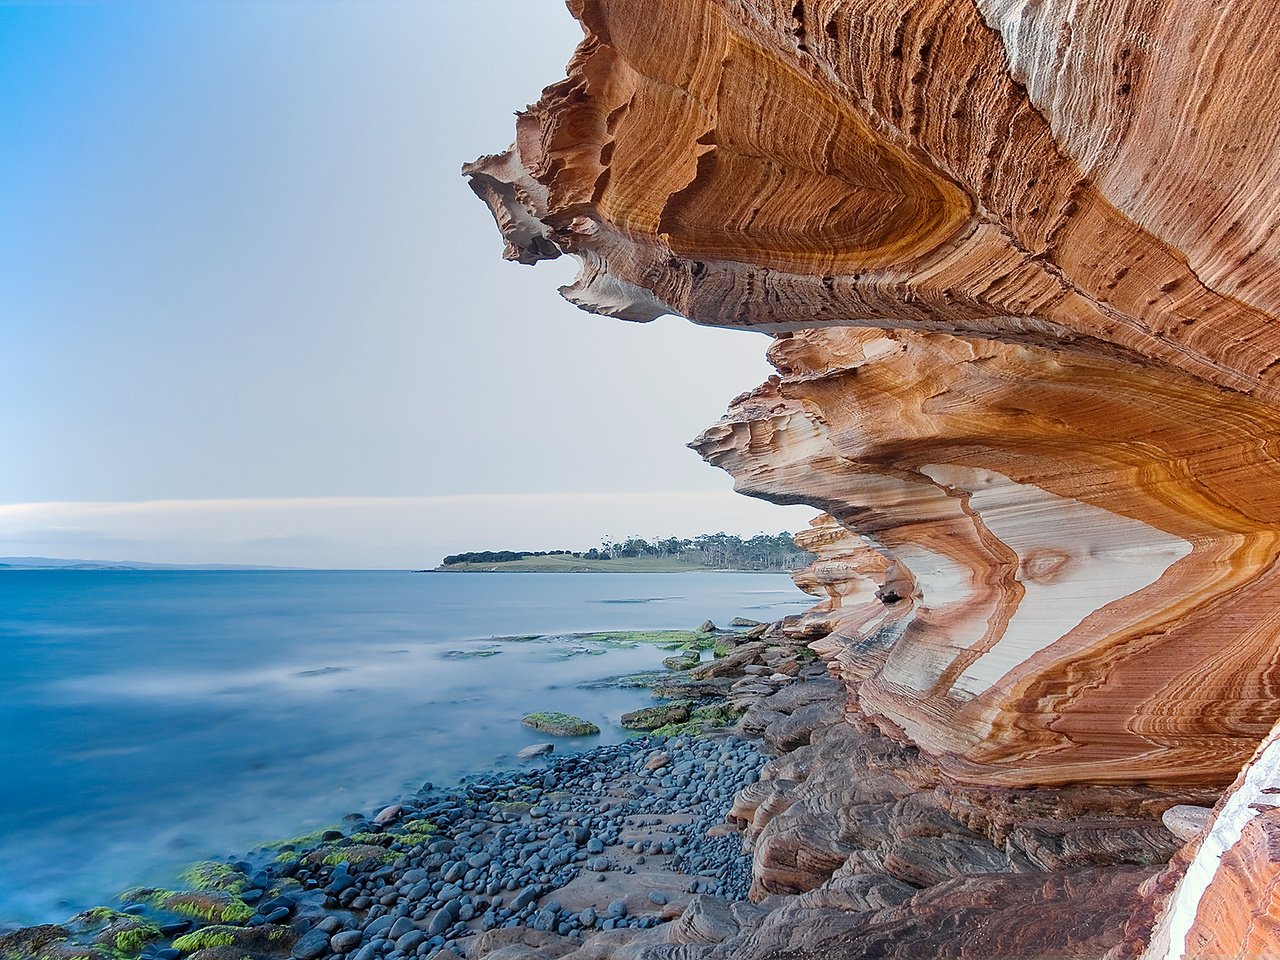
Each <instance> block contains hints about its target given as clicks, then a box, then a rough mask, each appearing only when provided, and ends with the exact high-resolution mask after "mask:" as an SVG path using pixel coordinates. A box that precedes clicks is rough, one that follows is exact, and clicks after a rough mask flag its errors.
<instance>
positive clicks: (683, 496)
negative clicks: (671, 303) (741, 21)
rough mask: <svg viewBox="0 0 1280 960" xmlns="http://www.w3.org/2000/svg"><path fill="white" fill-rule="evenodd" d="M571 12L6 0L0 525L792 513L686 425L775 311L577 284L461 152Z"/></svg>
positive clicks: (438, 528)
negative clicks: (489, 192) (506, 247)
mask: <svg viewBox="0 0 1280 960" xmlns="http://www.w3.org/2000/svg"><path fill="white" fill-rule="evenodd" d="M579 36H580V32H579V29H578V27H577V24H576V23H574V21H573V20H572V18H571V17H570V16H569V14H568V13H567V12H566V11H565V10H564V8H563V6H562V5H561V3H559V2H558V0H510V2H506V0H457V2H453V0H423V2H412V3H411V2H379V0H358V2H341V3H340V2H324V0H302V2H270V0H254V2H215V0H209V2H181V0H166V2H160V0H156V2H148V3H112V2H105V3H76V4H19V5H0V48H2V49H3V50H4V56H3V58H2V60H0V224H3V229H0V336H3V348H2V349H0V384H3V390H4V394H3V395H4V403H3V405H0V450H3V461H0V463H3V467H0V555H28V554H37V555H39V554H43V555H51V556H90V557H95V558H108V559H121V558H129V559H142V560H153V561H167V560H176V561H181V562H198V561H209V562H246V563H280V564H288V565H320V566H416V565H422V564H424V563H429V562H434V561H435V560H436V559H438V557H439V556H440V555H442V554H443V553H446V552H451V551H453V550H456V549H466V548H475V549H485V548H495V547H521V546H527V547H554V546H560V545H567V546H588V545H590V544H591V543H594V542H595V541H596V539H597V538H598V537H600V536H602V535H611V536H625V535H628V534H631V533H641V534H643V535H650V534H656V533H663V534H666V533H684V534H692V533H697V532H701V531H704V530H715V529H726V530H730V531H735V532H740V533H751V532H755V531H757V530H760V529H768V530H770V531H771V532H773V531H776V530H778V529H782V528H789V529H794V528H796V527H797V526H800V525H802V524H803V523H804V522H805V520H806V519H807V517H808V515H809V514H810V513H811V511H807V510H804V509H803V508H792V509H787V510H783V509H780V508H777V507H772V506H768V505H764V504H757V503H754V502H752V501H748V500H746V499H745V498H742V497H737V496H736V495H733V494H731V493H730V492H729V490H730V482H729V480H728V478H727V477H724V476H723V475H722V474H720V473H719V472H718V471H715V470H712V469H711V468H710V467H707V466H706V465H704V464H702V463H701V461H699V460H698V458H697V457H696V455H694V454H692V453H691V452H689V451H688V450H686V449H684V446H683V445H684V443H685V441H687V440H688V439H690V438H691V437H692V436H694V435H695V434H696V433H697V432H698V431H699V430H700V429H701V428H702V427H703V426H705V425H707V424H709V423H711V422H713V421H714V420H715V419H717V418H718V417H719V415H720V414H721V413H722V412H723V409H724V406H725V404H726V402H727V401H728V399H729V398H731V397H732V396H734V395H735V394H736V393H738V392H741V391H742V390H744V389H747V388H748V387H750V386H753V385H754V384H756V383H757V382H759V381H760V380H762V379H763V378H764V377H765V376H766V375H767V374H768V372H769V371H768V368H767V366H766V365H765V364H764V362H763V359H762V358H763V351H764V349H765V347H766V346H767V341H766V340H765V338H763V337H760V336H757V335H752V334H745V333H736V332H723V331H708V330H703V329H701V328H697V327H694V326H693V325H691V324H688V323H687V322H685V321H683V320H679V319H677V318H664V319H663V320H660V321H658V322H656V323H654V324H650V325H645V326H638V325H634V324H627V323H622V322H620V321H612V320H606V319H603V318H599V317H592V316H588V315H586V314H583V313H580V312H579V311H577V310H575V309H574V308H573V307H571V306H569V305H568V304H566V303H564V302H563V301H562V300H560V298H559V297H558V295H557V294H556V292H555V288H556V287H557V286H559V285H560V284H561V283H564V282H567V281H568V280H569V279H570V277H571V275H572V265H571V264H570V263H568V262H564V263H561V262H557V263H554V264H542V265H540V266H538V267H537V268H527V267H520V266H517V265H513V264H507V263H504V262H503V261H502V260H501V259H500V252H501V243H500V241H499V239H498V235H497V232H496V230H495V229H494V227H493V224H492V221H491V220H490V218H489V215H488V213H487V211H486V210H485V209H484V207H483V206H482V205H481V204H480V203H479V201H477V200H476V199H475V198H474V197H473V196H472V194H471V193H470V191H469V190H468V189H467V187H466V184H465V182H464V181H463V179H462V178H461V177H460V176H459V173H458V170H459V166H460V165H461V164H462V163H463V162H464V161H467V160H470V159H472V158H474V157H475V156H477V155H479V154H481V153H486V152H494V151H497V150H499V149H501V148H503V147H505V146H506V144H507V143H508V142H509V141H510V138H511V134H512V118H511V114H512V113H513V112H514V111H515V110H517V109H519V108H521V107H523V106H524V105H525V104H526V103H528V102H530V101H532V100H534V99H536V98H537V96H538V95H539V92H540V88H541V87H542V86H543V85H544V84H547V83H551V82H553V81H555V80H556V79H558V78H559V77H561V76H562V75H563V68H564V64H565V62H566V61H567V59H568V57H569V56H570V54H571V52H572V49H573V46H574V44H575V43H576V42H577V39H578V37H579ZM530 496H534V497H535V498H536V499H534V500H530V499H529V498H530ZM148 504H149V506H148Z"/></svg>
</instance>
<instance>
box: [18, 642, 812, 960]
mask: <svg viewBox="0 0 1280 960" xmlns="http://www.w3.org/2000/svg"><path fill="white" fill-rule="evenodd" d="M766 626H767V625H764V624H760V625H758V627H757V628H756V629H753V630H748V631H746V633H753V634H757V635H758V634H759V632H760V629H759V628H762V627H766ZM746 633H744V632H742V631H717V634H718V637H719V639H720V641H721V644H720V645H721V646H722V649H721V651H720V652H721V653H722V654H727V655H724V656H721V657H719V658H718V659H712V660H707V661H700V662H699V663H698V664H697V665H696V666H694V667H693V668H692V669H684V670H677V669H674V668H668V669H667V670H666V671H663V673H662V674H661V676H660V679H658V682H657V683H654V684H652V685H653V686H656V687H659V688H661V689H655V691H654V694H655V697H658V698H659V700H658V702H659V703H662V702H670V701H671V700H672V699H673V698H676V697H679V698H680V699H681V700H683V701H685V702H688V703H696V704H699V705H703V706H706V705H707V704H708V703H714V704H723V703H724V702H725V700H724V695H725V694H727V693H728V691H729V687H730V686H731V685H732V682H733V680H731V679H730V676H729V675H734V676H735V677H736V678H738V679H741V678H744V677H746V676H747V675H746V673H745V668H747V667H748V666H750V665H751V661H756V660H759V659H760V656H759V655H760V653H761V651H762V650H763V649H765V648H766V647H767V644H764V643H761V642H759V641H752V640H750V639H747V636H746ZM785 646H786V647H787V648H788V650H789V651H790V653H791V654H792V655H791V656H790V667H791V669H793V670H794V671H795V672H796V673H799V672H800V668H801V666H804V667H807V669H808V671H809V672H810V673H811V674H815V673H816V672H817V667H819V666H820V665H818V664H813V663H811V662H810V661H809V659H808V658H803V659H802V658H801V657H798V656H795V655H794V654H795V652H796V649H795V644H793V643H790V642H786V643H785ZM743 648H745V652H746V654H747V656H742V655H741V653H742V650H743ZM774 659H775V660H777V659H778V657H774ZM759 669H761V670H765V669H766V668H764V667H763V666H761V667H760V668H759ZM767 672H770V673H772V672H773V670H772V667H769V668H767ZM821 673H822V674H823V675H824V676H825V668H823V669H822V670H821ZM651 679H652V678H651ZM787 679H788V680H790V679H791V678H790V677H788V678H787ZM663 681H665V683H663ZM726 681H727V682H726ZM748 699H753V698H748ZM743 704H744V701H743V700H742V699H741V698H739V707H737V708H736V710H737V711H740V710H742V709H745V706H743ZM700 715H703V716H705V715H706V714H700ZM734 715H736V713H735V714H734ZM685 716H686V717H688V712H687V711H686V713H685ZM722 723H724V720H723V719H719V720H717V721H713V722H708V723H705V724H699V723H698V721H697V716H696V715H695V716H694V717H693V718H691V719H688V720H686V722H684V723H683V724H681V727H683V729H684V730H689V731H690V732H694V731H695V730H696V729H697V728H698V727H700V726H701V727H704V728H712V727H714V728H716V729H707V730H705V731H704V732H705V735H703V736H696V735H694V736H691V735H690V732H683V731H682V730H680V729H679V728H668V729H671V730H672V732H673V733H674V734H675V735H672V736H670V737H669V738H666V739H664V738H662V737H655V736H651V735H650V736H637V737H635V738H632V739H630V740H627V741H624V742H622V743H620V744H611V745H602V746H598V747H595V748H592V749H590V750H587V751H585V752H582V753H576V754H567V755H564V756H555V755H553V756H551V757H549V758H546V760H545V761H544V763H545V765H538V766H533V767H526V768H524V769H522V770H519V771H511V770H509V769H508V770H500V769H497V768H493V769H491V770H490V771H488V772H486V773H483V774H475V775H471V776H468V777H464V778H463V779H462V780H461V781H460V782H459V783H458V784H457V785H456V786H455V787H453V788H450V789H449V790H442V789H440V788H437V787H435V786H433V785H431V784H424V785H423V788H422V789H420V790H419V791H417V792H416V793H413V794H408V795H406V796H404V797H401V798H399V799H398V800H396V801H393V802H390V803H388V804H386V805H383V806H382V807H381V808H380V809H379V810H377V811H365V812H364V813H361V814H350V815H348V816H347V817H346V818H345V820H344V823H343V825H342V828H341V829H339V828H334V829H332V830H329V831H321V832H319V834H318V835H315V836H312V837H309V838H294V839H293V840H290V841H281V842H277V843H274V844H268V845H265V846H263V847H259V848H256V849H255V850H254V851H252V852H251V853H250V854H249V855H247V856H246V857H244V858H235V857H227V858H226V859H225V861H205V862H202V863H200V864H196V865H193V867H192V869H191V870H189V871H188V872H187V873H186V874H184V878H183V879H184V883H185V884H186V886H188V887H190V888H191V889H188V890H179V891H169V890H158V889H152V888H135V889H132V890H128V891H125V893H124V894H122V895H121V897H120V898H118V903H117V906H115V907H98V908H95V909H93V910H89V911H85V912H84V913H81V914H78V915H77V916H76V917H74V918H72V919H71V920H70V921H68V922H67V923H65V924H41V925H37V926H28V927H19V928H16V929H13V928H9V929H7V930H6V931H5V932H4V933H3V934H2V935H0V956H3V957H4V958H5V960H10V957H11V956H12V957H15V958H16V957H23V958H25V957H26V956H28V955H30V956H31V957H33V958H39V960H72V958H88V960H120V958H122V957H127V958H134V957H136V958H146V960H173V958H175V957H179V956H181V957H186V956H191V957H195V958H196V960H226V958H230V960H244V958H246V957H251V958H253V960H269V958H276V957H284V956H293V957H304V956H305V957H308V958H310V957H339V956H342V957H345V956H348V955H350V956H362V960H372V958H374V957H378V958H381V957H383V956H387V957H390V958H392V960H395V958H396V957H407V956H430V955H434V952H438V951H441V950H447V949H448V948H449V947H450V946H451V945H453V944H457V943H459V942H461V941H473V938H475V937H480V936H488V941H486V942H490V943H492V942H496V941H498V940H502V938H503V937H510V936H512V934H510V933H502V932H500V931H509V930H512V929H517V928H518V929H521V930H532V931H534V932H539V933H542V932H550V931H555V932H556V935H564V936H569V935H576V936H577V937H579V938H581V937H584V936H588V935H589V934H592V933H596V932H600V931H605V930H617V929H637V930H639V929H648V928H651V927H652V926H654V925H656V924H659V923H665V922H667V921H669V920H671V919H673V918H674V917H676V916H678V915H679V913H680V911H681V910H682V909H683V908H684V906H686V905H687V904H688V902H689V897H691V896H698V895H702V894H704V893H705V894H706V895H709V896H729V897H733V898H739V899H740V898H741V897H743V896H745V895H746V890H747V886H748V885H749V883H750V872H749V858H747V857H746V856H745V855H744V854H743V853H742V852H741V843H740V841H739V840H738V839H737V838H736V836H733V831H729V832H728V833H724V834H714V835H711V836H707V835H706V834H707V833H708V831H711V830H712V828H713V827H717V826H720V825H723V823H724V816H725V814H726V813H727V811H728V810H729V808H730V806H731V804H732V802H733V798H734V796H735V794H736V792H737V791H738V790H739V789H740V788H742V787H744V786H745V785H747V784H748V783H751V782H754V781H755V778H756V776H757V773H758V770H759V769H760V766H761V765H762V764H763V763H764V762H765V760H766V757H765V755H764V754H763V753H762V752H761V751H760V750H759V749H757V747H758V746H759V744H758V741H752V740H746V739H743V738H741V737H737V736H735V735H734V734H733V733H731V732H730V731H729V730H728V728H727V727H725V726H721V724H722ZM660 758H662V759H660ZM708 771H710V772H708ZM695 774H696V776H695ZM584 791H585V792H584ZM566 794H567V795H566ZM543 797H545V798H546V800H545V801H544V800H542V798H543ZM538 803H541V804H542V805H541V806H538V805H537V804H538ZM583 803H586V806H583ZM442 804H444V806H441V805H442ZM575 804H576V806H575ZM396 808H398V809H396ZM464 811H465V813H464ZM442 813H443V814H444V815H443V816H441V814H442ZM569 821H574V822H572V823H569ZM481 824H483V825H484V826H483V827H481V826H480V825H481ZM517 825H518V826H517ZM549 827H557V828H560V830H561V832H560V833H554V832H553V834H552V835H551V836H542V835H543V834H545V833H547V831H548V828H549ZM655 827H656V828H659V829H658V830H656V831H655V830H654V828H655ZM569 828H572V832H573V836H572V837H571V838H568V839H566V840H559V841H556V840H555V837H557V836H562V835H563V830H564V829H569ZM513 830H515V831H516V832H515V833H514V834H513V833H512V831H513ZM583 831H587V833H584V832H583ZM513 836H515V837H520V838H525V839H522V843H523V844H524V845H525V846H527V845H528V844H529V843H536V842H540V841H546V846H545V847H544V848H543V850H544V852H545V851H547V850H549V849H550V848H551V846H553V845H554V846H556V847H557V848H559V847H563V846H565V845H566V844H568V843H569V842H570V841H572V844H573V846H572V851H573V852H572V853H571V854H570V855H569V858H568V859H565V858H564V856H563V854H552V855H550V856H547V857H546V858H545V859H544V858H542V857H539V856H538V855H537V854H532V855H530V856H528V857H525V858H524V860H523V861H520V860H517V861H516V864H517V865H518V866H519V867H521V869H520V870H518V871H517V872H514V873H512V872H508V873H506V874H501V875H499V876H498V877H495V878H493V879H489V880H487V881H486V882H484V883H483V884H482V885H480V886H479V888H478V889H477V887H476V884H475V881H477V880H478V879H480V878H479V877H478V876H470V875H471V874H472V873H474V872H475V871H477V870H486V868H489V869H488V872H487V874H486V875H487V876H488V875H491V874H492V872H493V869H492V868H490V865H491V864H495V863H501V862H503V861H502V860H501V859H500V858H499V857H498V855H497V854H498V852H499V851H500V849H501V847H502V846H503V845H504V844H506V843H508V842H510V841H511V840H512V838H513ZM476 838H480V839H481V840H484V841H485V842H486V843H487V844H489V845H490V846H492V845H493V843H495V842H497V844H498V847H499V851H495V850H479V851H477V852H476V853H474V854H472V855H471V856H470V857H469V858H468V860H467V863H468V864H470V863H471V861H475V862H476V863H478V864H479V866H474V865H469V866H466V867H465V868H460V866H459V864H458V862H457V861H453V860H449V859H447V853H448V852H449V850H452V849H455V848H457V849H461V850H469V849H470V848H471V846H474V845H475V842H476ZM637 844H639V845H640V846H639V847H638V848H637V847H636V845H637ZM655 844H656V846H655ZM468 845H470V846H468ZM446 848H447V849H446ZM486 856H487V857H488V858H489V859H488V860H486V859H485V857H486ZM561 860H563V862H559V861H561ZM530 861H532V869H525V868H528V867H529V863H530ZM342 863H347V864H348V865H347V867H346V868H345V869H344V868H342V867H341V864H342ZM552 864H554V865H555V866H554V868H553V867H551V865H552ZM709 864H713V866H709ZM685 865H687V866H688V867H690V868H692V869H694V870H695V871H696V872H695V873H694V874H689V873H684V872H682V869H683V867H684V866H685ZM539 868H541V869H540V870H539ZM415 871H419V872H420V871H426V872H427V873H426V875H425V876H422V877H421V878H418V877H417V874H416V873H415ZM548 871H551V872H548ZM708 871H710V872H711V873H713V874H716V877H715V879H714V881H713V880H712V879H711V878H710V877H708V876H707V873H708ZM455 873H456V874H458V875H457V876H452V875H453V874H455ZM405 875H408V876H409V877H410V879H411V880H413V883H412V884H411V885H410V888H411V889H413V890H414V897H415V898H414V899H411V900H406V903H412V904H414V905H415V906H414V907H413V909H412V910H409V909H405V910H399V908H398V902H399V901H400V900H401V899H405V898H406V895H407V894H408V891H407V890H404V889H399V892H397V893H396V894H395V896H394V897H392V899H391V902H390V903H388V902H386V901H387V898H388V897H389V896H391V895H390V894H389V893H387V892H383V888H384V887H387V886H391V885H392V884H390V883H386V882H384V881H387V880H388V879H389V878H392V877H399V879H397V880H395V886H396V887H398V888H401V887H403V885H404V876H405ZM335 876H336V885H335ZM428 877H434V878H435V879H433V880H432V883H431V884H430V885H429V888H424V887H423V886H422V881H423V880H426V879H427V878H428ZM446 877H450V879H446ZM468 877H470V880H468V879H467V878H468ZM584 877H586V878H587V879H583V878H584ZM459 880H461V882H462V884H463V886H464V887H465V886H466V885H467V884H468V883H470V884H471V887H470V888H469V889H466V890H464V889H463V888H462V887H459V889H458V890H452V889H450V884H454V885H457V882H458V881H459ZM495 883H496V884H497V888H495V889H493V890H492V892H481V891H489V890H490V889H491V888H493V887H494V884H495ZM512 883H514V884H515V887H514V888H513V887H512V886H511V884H512ZM374 884H376V886H372V885H374ZM574 884H577V887H574V888H573V889H571V890H568V892H565V893H560V894H558V896H559V897H560V900H556V899H555V898H554V897H552V898H550V899H548V896H549V894H551V892H552V891H559V890H562V888H568V887H573V885H574ZM588 884H590V886H589V887H587V890H586V891H585V892H584V891H583V890H580V889H578V887H584V886H586V885H588ZM513 890H514V892H513ZM317 891H319V894H317ZM348 891H353V892H351V893H348ZM442 891H443V892H444V893H447V894H453V895H451V896H449V897H448V898H445V899H441V898H440V896H439V894H440V893H441V892H442ZM499 891H501V892H499ZM530 891H532V892H530ZM374 893H377V897H376V898H375V897H374V896H373V894H374ZM650 894H652V897H650V896H649V895H650ZM641 895H642V896H641ZM362 897H364V898H365V899H366V900H367V901H368V902H363V901H362V900H361V898H362ZM428 897H429V898H428ZM282 898H283V899H282ZM601 898H608V899H606V900H602V899H601ZM560 901H564V902H560ZM619 903H622V904H623V905H624V907H625V909H624V907H619V906H617V904H619ZM583 904H586V905H585V906H584V905H583ZM391 906H395V907H397V909H396V910H395V911H392V912H397V913H398V914H399V915H398V916H396V917H394V919H393V921H392V923H391V924H386V925H384V927H385V929H387V930H389V929H390V928H391V927H392V926H395V924H396V923H398V922H399V921H400V920H404V919H406V918H408V922H409V923H411V924H413V925H414V929H415V930H418V929H422V928H423V927H424V925H425V931H426V932H427V933H426V936H424V937H422V938H421V939H420V940H419V942H416V943H415V942H413V941H415V940H418V938H416V937H414V936H410V937H409V939H408V941H405V942H404V944H403V946H405V947H411V948H412V949H411V950H408V952H406V950H404V949H399V950H398V949H397V948H395V947H394V946H388V944H387V943H382V942H379V941H385V940H386V937H377V936H373V935H371V934H370V933H369V928H370V927H372V926H373V924H375V923H376V922H377V921H379V920H381V919H382V918H383V917H386V916H390V915H391V914H390V912H388V911H387V910H386V908H387V907H391ZM570 907H573V909H572V910H570V909H569V908H570ZM286 908H287V909H286ZM611 909H612V910H613V913H614V914H617V915H610V910H611ZM282 910H284V912H283V913H282V912H281V911H282ZM442 910H443V911H445V913H444V914H440V912H439V911H442ZM620 911H621V912H620ZM415 913H420V914H421V915H420V916H417V917H415V916H414V914H415ZM361 914H362V916H359V920H360V922H361V924H362V925H361V926H359V927H358V929H359V930H360V931H361V932H360V942H359V943H356V942H355V938H354V937H353V936H351V934H354V933H355V932H356V931H355V928H353V927H352V926H351V924H352V923H353V922H354V920H355V918H356V917H357V915H361ZM442 916H443V917H451V918H452V922H451V924H449V925H447V926H444V927H443V928H442V929H441V930H438V931H436V932H429V931H431V929H432V927H433V926H434V927H441V925H442V924H444V920H443V919H440V917H442ZM333 921H336V925H335V923H334V922H333ZM321 924H323V925H324V927H325V928H326V929H324V930H323V931H321V932H323V933H325V934H326V936H325V938H324V941H325V945H324V946H321V944H320V933H317V932H316V931H318V930H320V929H321ZM400 926H401V927H403V926H404V924H400ZM541 928H545V929H541ZM380 932H382V928H377V929H374V931H373V933H374V934H377V933H380ZM408 933H412V931H409V930H402V931H401V932H400V936H398V937H397V938H396V940H395V941H394V942H395V943H400V941H401V938H402V937H403V936H404V935H405V934H408ZM342 934H347V936H345V937H343V936H341V935H342ZM308 936H309V937H311V940H310V941H305V938H306V937H308ZM335 936H337V937H338V939H337V941H336V946H337V947H346V946H348V945H350V946H351V947H352V949H350V950H338V949H336V948H335V945H334V942H332V941H333V939H334V937H335ZM438 938H442V939H438ZM304 941H305V942H304ZM375 942H377V943H378V946H377V947H376V948H374V949H371V950H364V948H365V947H368V946H370V945H371V944H373V943H375ZM474 942H478V941H474ZM299 944H302V946H301V950H302V952H301V953H299V952H298V950H299ZM424 944H428V945H429V946H428V947H427V948H426V949H427V952H425V953H424V952H419V950H418V948H419V947H421V946H423V945H424ZM313 947H315V948H318V952H314V953H312V952H309V951H311V950H312V948H313ZM228 951H231V952H235V953H236V955H235V957H234V958H231V952H228ZM361 951H364V952H363V954H361Z"/></svg>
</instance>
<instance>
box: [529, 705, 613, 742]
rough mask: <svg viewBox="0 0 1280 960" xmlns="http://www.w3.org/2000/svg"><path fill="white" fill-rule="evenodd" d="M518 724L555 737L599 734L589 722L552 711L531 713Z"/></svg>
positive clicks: (595, 727) (598, 729)
mask: <svg viewBox="0 0 1280 960" xmlns="http://www.w3.org/2000/svg"><path fill="white" fill-rule="evenodd" d="M520 722H521V723H523V724H524V725H525V726H526V727H533V729H535V730H541V731H542V732H543V733H549V734H551V735H552V736H555V737H590V736H594V735H595V734H597V733H599V732H600V728H599V727H597V726H596V725H595V724H594V723H592V722H591V721H590V720H583V719H582V718H581V717H575V716H572V715H570V714H567V713H558V712H554V711H552V712H549V713H531V714H529V715H528V716H527V717H524V718H523V719H521V721H520Z"/></svg>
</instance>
